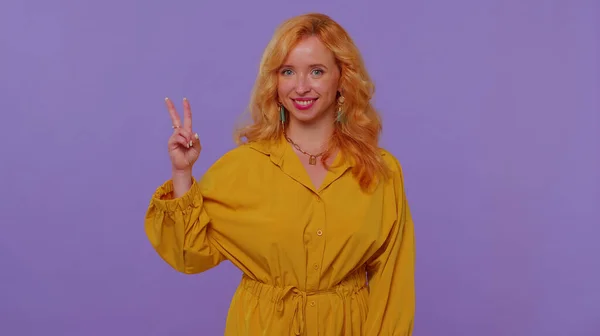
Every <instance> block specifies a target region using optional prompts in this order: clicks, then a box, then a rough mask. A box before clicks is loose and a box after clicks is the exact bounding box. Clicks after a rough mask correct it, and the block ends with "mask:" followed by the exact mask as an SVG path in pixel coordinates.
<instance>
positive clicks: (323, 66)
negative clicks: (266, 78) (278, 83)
mask: <svg viewBox="0 0 600 336" xmlns="http://www.w3.org/2000/svg"><path fill="white" fill-rule="evenodd" d="M308 67H309V68H316V67H321V68H325V69H327V67H326V66H325V65H323V64H320V63H316V64H310V65H309V66H308ZM283 68H294V66H293V65H288V64H284V65H282V66H281V69H283Z"/></svg>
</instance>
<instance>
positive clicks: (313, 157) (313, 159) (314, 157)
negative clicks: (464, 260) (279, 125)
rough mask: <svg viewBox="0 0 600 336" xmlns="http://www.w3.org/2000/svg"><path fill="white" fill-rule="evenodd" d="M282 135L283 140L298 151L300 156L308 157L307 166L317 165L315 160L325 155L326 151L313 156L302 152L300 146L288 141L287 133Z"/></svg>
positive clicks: (290, 140)
mask: <svg viewBox="0 0 600 336" xmlns="http://www.w3.org/2000/svg"><path fill="white" fill-rule="evenodd" d="M283 135H284V136H285V139H286V140H287V141H288V142H289V143H290V144H292V146H294V148H296V149H297V150H298V151H300V152H301V153H302V154H304V155H308V164H309V165H311V166H314V165H316V164H317V158H318V157H319V156H321V155H323V154H325V152H326V151H322V152H321V153H319V154H317V155H313V154H310V153H307V152H305V151H304V150H302V148H300V146H298V144H297V143H295V142H294V140H292V139H290V137H289V136H288V135H287V133H286V132H285V131H284V132H283Z"/></svg>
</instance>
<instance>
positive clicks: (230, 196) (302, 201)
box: [145, 138, 415, 336]
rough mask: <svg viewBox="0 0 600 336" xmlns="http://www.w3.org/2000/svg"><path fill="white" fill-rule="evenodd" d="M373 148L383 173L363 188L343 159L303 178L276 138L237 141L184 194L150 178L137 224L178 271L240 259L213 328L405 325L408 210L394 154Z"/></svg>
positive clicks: (411, 262)
mask: <svg viewBox="0 0 600 336" xmlns="http://www.w3.org/2000/svg"><path fill="white" fill-rule="evenodd" d="M381 155H382V156H383V158H384V160H385V162H387V163H388V164H389V167H390V168H391V169H392V171H393V178H391V179H389V180H388V181H387V182H382V183H380V184H379V185H378V186H377V188H376V189H375V190H374V192H372V193H365V192H363V191H361V189H360V186H359V185H358V183H357V182H356V180H355V179H354V177H353V176H352V174H351V171H350V169H351V168H352V165H351V163H347V164H344V165H341V166H339V167H333V169H332V170H331V171H330V172H328V173H327V176H326V178H325V181H324V182H323V184H322V185H321V186H320V187H319V188H315V187H314V186H313V185H312V182H311V180H310V178H309V176H308V174H307V173H306V171H305V170H304V167H303V166H302V163H301V162H300V159H299V158H298V156H297V155H296V153H295V152H294V150H293V149H292V147H291V146H290V145H289V144H288V143H287V142H286V141H285V140H284V139H283V138H282V140H280V141H274V142H272V143H267V142H261V143H252V144H245V145H242V146H240V147H237V148H235V149H233V150H231V151H229V152H227V153H226V154H225V155H223V157H221V158H220V159H219V160H217V162H215V164H214V165H212V166H211V167H210V168H209V169H208V171H207V172H206V173H205V174H204V176H203V177H202V179H199V180H195V179H194V181H193V184H192V187H191V189H190V190H189V191H188V192H187V193H186V194H185V195H183V196H181V197H179V198H173V196H172V188H173V185H172V181H167V182H165V183H164V184H163V185H162V186H160V187H159V188H158V189H157V190H156V192H155V194H154V195H153V197H152V198H151V201H150V205H149V207H148V211H147V214H146V218H145V230H146V234H147V236H148V239H149V240H150V243H151V244H152V246H153V247H154V248H155V250H156V251H157V253H158V254H159V255H160V256H161V257H162V258H163V259H164V260H165V261H166V262H167V263H168V264H169V265H171V266H172V267H173V268H174V269H175V270H177V271H179V272H183V273H187V274H194V273H200V272H204V271H206V270H208V269H210V268H212V267H215V266H217V265H218V264H219V263H220V262H222V261H225V260H229V261H230V262H231V263H233V264H234V265H235V266H237V267H238V268H239V269H241V270H242V272H243V276H242V279H241V282H240V285H239V287H238V288H237V290H236V292H235V294H234V296H233V298H232V302H231V306H230V309H229V313H228V317H227V321H226V322H225V323H226V325H225V328H226V331H225V335H232V336H233V335H236V336H238V335H240V336H241V335H249V336H250V335H252V336H254V335H269V336H271V335H276V336H280V335H326V336H337V335H340V336H341V335H343V336H352V335H365V336H376V335H394V336H400V335H402V336H407V335H412V329H413V322H414V315H415V285H414V267H415V242H414V231H413V230H414V229H413V221H412V218H411V215H410V211H409V207H408V203H407V200H406V196H405V192H404V184H403V177H402V170H401V166H400V164H399V163H398V161H397V160H396V158H394V157H393V156H392V155H391V154H390V153H389V152H387V151H385V150H383V149H382V150H381ZM339 160H340V155H338V156H337V157H336V159H335V162H334V165H336V164H337V163H338V162H339Z"/></svg>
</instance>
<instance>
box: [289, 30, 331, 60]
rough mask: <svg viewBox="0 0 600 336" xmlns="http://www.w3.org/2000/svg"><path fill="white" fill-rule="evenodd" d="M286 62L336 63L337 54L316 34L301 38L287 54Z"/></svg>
mask: <svg viewBox="0 0 600 336" xmlns="http://www.w3.org/2000/svg"><path fill="white" fill-rule="evenodd" d="M285 63H286V64H295V65H299V66H300V65H308V64H317V63H321V64H324V65H332V64H335V56H334V55H333V52H331V50H329V49H328V48H327V47H326V46H325V44H323V42H321V40H320V39H319V38H318V37H316V36H310V37H306V38H303V39H302V40H300V41H299V42H298V43H297V44H296V45H295V46H294V47H293V48H292V49H291V50H290V53H289V54H288V55H287V57H286V60H285Z"/></svg>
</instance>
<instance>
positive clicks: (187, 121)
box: [183, 98, 192, 132]
mask: <svg viewBox="0 0 600 336" xmlns="http://www.w3.org/2000/svg"><path fill="white" fill-rule="evenodd" d="M183 128H185V129H186V130H188V131H190V132H191V131H192V106H191V105H190V101H189V100H188V99H187V98H183Z"/></svg>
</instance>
